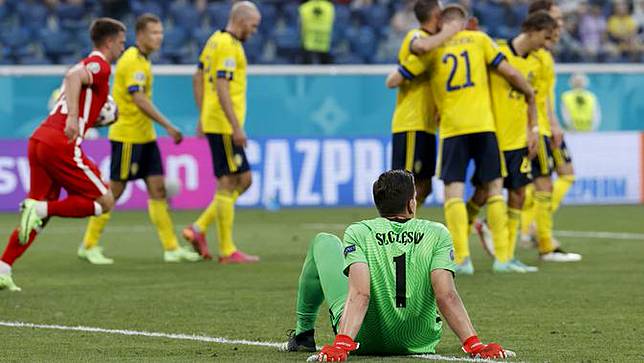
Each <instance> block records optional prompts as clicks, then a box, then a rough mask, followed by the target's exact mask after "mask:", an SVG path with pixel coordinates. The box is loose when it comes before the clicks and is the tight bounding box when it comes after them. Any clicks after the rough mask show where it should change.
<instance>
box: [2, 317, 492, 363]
mask: <svg viewBox="0 0 644 363" xmlns="http://www.w3.org/2000/svg"><path fill="white" fill-rule="evenodd" d="M0 326H5V327H9V328H31V329H47V330H63V331H80V332H85V333H103V334H114V335H127V336H142V337H149V338H165V339H174V340H192V341H197V342H207V343H218V344H229V345H249V346H256V347H267V348H277V349H279V348H282V347H283V346H284V343H275V342H259V341H253V340H244V339H228V338H221V337H209V336H205V335H191V334H173V333H158V332H149V331H144V330H128V329H105V328H96V327H90V326H81V325H79V326H67V325H49V324H32V323H24V322H20V321H0ZM402 357H403V358H407V357H409V358H418V359H425V360H443V361H451V362H489V361H488V360H484V359H472V358H459V357H448V356H442V355H438V354H424V355H412V356H402Z"/></svg>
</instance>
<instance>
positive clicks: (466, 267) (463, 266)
mask: <svg viewBox="0 0 644 363" xmlns="http://www.w3.org/2000/svg"><path fill="white" fill-rule="evenodd" d="M454 271H455V272H456V274H457V275H474V265H472V260H471V259H470V258H469V257H468V258H466V259H465V260H463V262H461V263H459V264H457V265H456V269H455V270H454Z"/></svg>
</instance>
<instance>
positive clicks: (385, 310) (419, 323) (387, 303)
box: [344, 218, 455, 355]
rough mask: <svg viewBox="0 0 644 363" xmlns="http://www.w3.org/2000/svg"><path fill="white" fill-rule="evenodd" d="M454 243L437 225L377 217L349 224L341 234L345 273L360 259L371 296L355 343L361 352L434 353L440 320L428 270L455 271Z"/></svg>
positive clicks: (420, 221) (415, 220)
mask: <svg viewBox="0 0 644 363" xmlns="http://www.w3.org/2000/svg"><path fill="white" fill-rule="evenodd" d="M453 249H454V247H453V245H452V239H451V237H450V234H449V232H448V230H447V228H445V226H443V225H442V224H440V223H435V222H430V221H427V220H422V219H410V220H407V221H400V222H398V221H392V220H388V219H386V218H375V219H371V220H365V221H361V222H357V223H354V224H352V225H351V226H349V227H348V228H347V230H346V231H345V234H344V256H345V266H344V273H345V274H348V272H349V266H351V264H353V263H356V262H364V263H367V265H368V266H369V274H370V276H371V299H370V301H369V308H368V310H367V314H366V316H365V318H364V322H363V324H362V328H361V329H360V332H359V334H358V336H357V337H356V341H357V342H359V343H360V349H359V350H358V352H356V353H359V354H392V355H394V354H395V355H399V354H416V353H434V352H435V348H436V345H438V342H439V341H440V337H441V327H442V323H441V320H440V317H439V314H438V311H437V308H436V298H435V297H434V290H433V289H432V283H431V276H430V274H431V272H432V271H433V270H436V269H445V270H449V271H452V272H454V268H455V264H454V251H453Z"/></svg>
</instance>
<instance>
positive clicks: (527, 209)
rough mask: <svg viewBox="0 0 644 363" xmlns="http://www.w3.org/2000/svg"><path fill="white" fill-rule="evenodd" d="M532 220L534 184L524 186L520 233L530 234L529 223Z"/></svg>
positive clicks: (530, 223)
mask: <svg viewBox="0 0 644 363" xmlns="http://www.w3.org/2000/svg"><path fill="white" fill-rule="evenodd" d="M533 222H534V185H532V184H529V185H528V186H527V187H526V188H525V201H524V202H523V209H522V210H521V234H522V235H528V234H530V225H532V223H533Z"/></svg>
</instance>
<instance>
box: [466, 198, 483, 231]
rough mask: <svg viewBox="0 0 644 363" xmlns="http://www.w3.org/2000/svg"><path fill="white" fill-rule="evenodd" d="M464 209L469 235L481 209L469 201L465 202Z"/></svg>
mask: <svg viewBox="0 0 644 363" xmlns="http://www.w3.org/2000/svg"><path fill="white" fill-rule="evenodd" d="M465 207H466V209H467V226H468V228H467V232H468V233H469V232H470V231H471V230H472V225H473V224H474V221H476V217H478V215H479V211H480V210H481V207H480V206H478V205H477V204H476V203H474V201H472V200H471V199H470V200H468V201H467V205H466V206H465Z"/></svg>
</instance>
